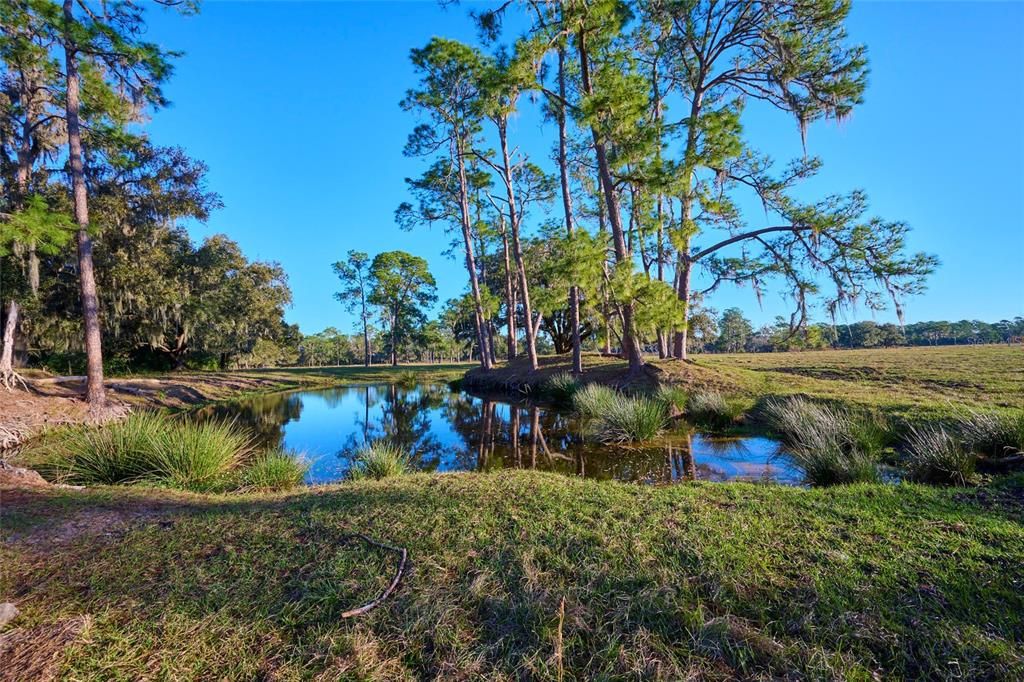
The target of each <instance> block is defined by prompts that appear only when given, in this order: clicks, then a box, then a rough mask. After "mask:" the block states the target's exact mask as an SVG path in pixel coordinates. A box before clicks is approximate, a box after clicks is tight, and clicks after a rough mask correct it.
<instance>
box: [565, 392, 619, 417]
mask: <svg viewBox="0 0 1024 682" xmlns="http://www.w3.org/2000/svg"><path fill="white" fill-rule="evenodd" d="M618 395H619V394H618V392H617V391H616V390H615V389H613V388H608V387H607V386H602V385H601V384H587V385H586V386H584V387H583V388H581V389H580V390H578V391H576V392H575V393H574V394H573V397H572V407H573V410H574V411H575V412H576V414H578V415H580V416H581V417H584V418H588V419H596V418H598V417H600V416H601V415H602V414H606V413H608V411H609V410H611V409H612V405H613V404H614V403H615V401H616V400H617V399H618Z"/></svg>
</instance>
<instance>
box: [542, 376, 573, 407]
mask: <svg viewBox="0 0 1024 682" xmlns="http://www.w3.org/2000/svg"><path fill="white" fill-rule="evenodd" d="M578 390H580V382H579V381H578V380H577V379H576V377H574V376H573V375H572V374H570V373H568V372H560V373H558V374H556V375H554V376H553V377H551V378H550V379H548V380H547V381H546V382H544V393H546V394H547V395H548V397H550V398H551V399H552V400H554V401H555V402H556V403H559V404H560V405H571V404H572V399H573V396H574V395H576V391H578Z"/></svg>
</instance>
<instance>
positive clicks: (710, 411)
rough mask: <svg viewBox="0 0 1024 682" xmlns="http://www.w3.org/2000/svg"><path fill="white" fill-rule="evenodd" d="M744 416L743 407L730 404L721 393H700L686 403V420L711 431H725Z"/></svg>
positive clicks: (733, 403)
mask: <svg viewBox="0 0 1024 682" xmlns="http://www.w3.org/2000/svg"><path fill="white" fill-rule="evenodd" d="M742 414H743V407H742V406H741V405H740V404H739V403H737V402H729V401H728V400H726V399H725V397H724V396H723V395H722V394H721V393H717V392H715V391H699V392H697V393H693V394H692V395H690V396H689V398H688V399H687V401H686V418H687V419H688V420H689V421H690V422H692V423H694V424H697V425H699V426H704V427H707V428H711V429H725V428H728V427H730V426H732V425H733V424H735V423H736V420H737V419H738V418H739V417H740V415H742Z"/></svg>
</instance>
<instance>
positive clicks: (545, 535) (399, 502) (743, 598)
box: [3, 472, 1024, 678]
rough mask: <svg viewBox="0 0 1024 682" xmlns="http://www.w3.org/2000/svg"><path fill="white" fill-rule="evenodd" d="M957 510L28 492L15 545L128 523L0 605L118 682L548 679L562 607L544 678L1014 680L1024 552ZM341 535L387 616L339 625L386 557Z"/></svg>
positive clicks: (708, 500) (562, 492) (1001, 519)
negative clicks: (559, 670) (154, 676)
mask: <svg viewBox="0 0 1024 682" xmlns="http://www.w3.org/2000/svg"><path fill="white" fill-rule="evenodd" d="M957 495H958V493H956V492H955V491H945V490H934V489H925V488H921V487H916V486H904V487H898V488H892V487H889V488H886V487H883V486H856V487H851V488H848V489H833V490H830V491H816V490H799V489H798V490H790V489H781V488H771V487H763V486H762V487H758V486H743V485H735V486H733V485H730V486H715V485H695V486H679V487H674V488H664V489H657V490H650V491H636V490H635V489H633V488H631V487H630V486H625V485H618V484H595V483H591V482H584V481H575V480H572V479H563V478H559V477H557V476H546V475H536V474H529V473H514V472H504V473H501V474H496V475H458V476H436V477H429V476H412V477H408V478H406V479H403V480H398V481H387V482H381V483H369V484H358V485H344V486H338V487H333V488H327V489H322V490H312V491H308V492H302V493H298V494H293V495H282V496H274V497H255V496H239V497H219V498H204V497H198V496H188V495H169V494H164V493H159V494H154V493H153V492H152V491H143V490H137V489H128V490H114V489H105V490H100V491H83V492H76V491H39V492H32V493H24V494H22V496H21V497H20V498H19V499H18V500H16V501H15V502H14V508H15V511H19V510H20V513H26V511H25V510H28V511H29V512H30V513H31V515H34V518H35V521H34V522H33V524H34V526H33V528H34V529H35V530H32V531H31V532H38V528H39V526H40V524H42V525H46V524H50V525H60V524H61V523H66V522H68V521H70V520H71V519H73V518H74V517H76V516H80V515H82V514H91V513H99V512H102V511H104V510H105V511H119V512H126V511H130V510H131V509H133V508H138V509H145V510H146V514H144V515H141V516H139V517H138V518H136V519H135V520H134V521H130V520H129V521H128V522H126V525H125V528H124V530H123V532H121V533H118V534H116V535H114V536H110V535H104V534H103V533H100V534H90V533H82V534H81V535H79V536H77V537H74V538H69V539H67V540H66V541H63V542H56V541H54V542H52V543H49V544H48V543H46V542H45V541H41V542H34V543H32V544H31V545H28V544H25V543H21V542H15V543H13V544H9V545H8V546H7V547H6V553H7V554H8V555H9V556H12V558H13V565H12V566H13V570H12V571H9V572H7V577H6V578H5V581H6V584H5V586H4V590H3V591H4V594H5V595H6V594H12V595H13V596H14V597H15V600H16V601H24V603H25V605H26V606H25V609H24V611H25V612H26V614H27V617H28V618H29V619H30V620H40V619H44V618H52V617H60V616H64V617H66V616H68V615H74V614H79V613H91V614H103V618H98V619H97V624H96V634H95V637H94V638H93V643H92V644H90V645H88V646H87V647H86V648H85V650H84V651H83V652H82V654H81V655H80V656H79V657H78V658H76V659H75V663H74V665H75V666H77V668H76V670H78V671H79V672H87V671H89V670H92V669H104V670H107V671H108V672H117V673H120V674H122V675H124V676H127V677H131V676H133V675H138V674H140V670H141V668H140V667H138V666H143V665H144V661H145V660H147V657H153V656H157V657H158V658H160V659H161V660H164V659H166V660H168V661H171V662H168V663H166V665H167V666H169V667H168V668H167V670H168V672H174V673H177V674H182V675H185V674H192V673H196V672H197V671H199V672H201V673H202V674H203V675H206V676H214V677H217V676H227V677H237V676H245V674H247V673H248V672H249V671H251V670H253V669H255V668H253V666H257V667H258V665H257V662H258V661H263V662H264V663H265V662H266V661H267V660H273V661H277V664H279V665H280V666H282V670H291V671H293V672H295V671H298V670H305V671H306V672H307V673H309V672H310V671H311V670H312V671H316V670H320V669H327V668H329V667H330V666H332V665H335V664H337V665H342V664H341V663H338V661H339V660H340V661H343V662H344V664H343V665H342V668H344V666H347V665H351V666H355V667H352V668H351V669H349V668H344V670H349V671H350V672H351V671H358V670H363V671H364V672H366V674H369V675H370V676H372V675H373V674H374V671H377V673H380V670H383V668H377V667H374V666H381V665H384V664H385V662H386V663H387V665H388V666H399V667H400V668H401V669H402V670H404V671H405V672H406V673H408V674H411V675H413V676H425V675H427V676H442V677H444V676H457V675H463V676H470V677H472V676H487V675H492V676H493V675H503V676H512V677H518V676H526V677H535V678H554V677H555V668H554V667H553V666H554V663H553V661H554V660H555V659H554V655H555V641H556V633H557V628H558V626H557V613H558V609H559V604H560V601H561V599H562V598H565V600H566V618H565V621H564V625H563V631H562V636H563V641H564V661H565V665H566V666H567V669H568V670H570V671H572V673H573V674H574V675H575V676H577V677H581V678H590V677H601V676H608V677H616V676H622V675H628V674H630V671H631V670H632V671H634V672H635V671H636V670H646V671H660V673H658V674H661V675H663V676H667V677H669V678H671V677H674V676H676V675H685V674H692V673H699V674H701V675H705V676H709V677H711V678H714V677H728V676H730V675H751V674H759V673H769V674H784V673H786V672H788V671H802V673H803V674H806V675H809V676H814V675H821V674H825V673H827V670H825V668H828V667H829V666H831V667H832V668H835V669H839V670H844V671H847V672H849V671H853V670H866V671H874V672H878V673H880V674H882V675H883V676H884V675H894V676H897V677H906V676H910V677H929V676H934V675H939V676H941V675H942V674H946V673H948V669H947V668H946V667H945V666H948V661H949V660H952V659H954V658H955V660H957V661H958V665H960V666H961V668H962V670H963V671H966V672H970V673H971V675H970V676H973V677H976V678H983V677H988V678H1001V677H1002V678H1013V677H1014V675H1015V673H1016V672H1017V671H1019V670H1020V669H1021V665H1022V663H1021V661H1022V649H1021V645H1020V641H1021V637H1022V635H1024V629H1022V628H1024V626H1022V615H1021V614H1022V613H1024V599H1022V597H1021V594H1020V592H1019V590H1018V589H1017V587H1018V586H1019V584H1021V582H1022V580H1024V567H1022V566H1021V563H1020V562H1019V558H1020V556H1022V552H1024V530H1022V529H1021V528H1020V525H1019V523H1018V522H1016V521H1014V518H1015V517H1014V516H1013V514H1011V513H1010V511H1009V510H1007V509H1004V507H1003V506H1001V505H1000V504H995V505H990V506H988V507H986V506H983V505H981V504H979V503H976V502H974V501H971V500H968V499H961V498H958V497H957ZM1015 513H1016V512H1014V514H1015ZM353 532H361V533H366V534H367V535H369V536H371V537H375V538H379V539H381V540H383V541H386V542H388V543H390V544H396V545H400V546H404V547H407V548H408V549H409V552H410V559H411V570H410V571H409V573H408V574H407V576H406V577H405V578H404V579H403V582H402V584H401V586H400V588H399V590H398V592H397V593H396V594H395V595H394V597H393V598H392V599H391V600H389V601H388V602H386V603H385V604H384V605H383V606H382V607H381V608H379V609H378V610H376V611H373V612H371V613H370V614H367V615H366V616H365V617H362V618H359V619H355V620H352V621H347V620H346V621H342V620H341V619H340V618H339V616H340V613H341V612H342V611H344V610H346V609H348V608H351V607H353V606H356V605H358V604H362V603H364V602H366V601H368V600H369V599H370V598H372V597H373V596H375V595H376V594H378V593H379V592H380V591H381V590H382V589H383V587H384V585H385V584H386V583H387V581H388V580H389V579H390V578H391V576H392V575H393V574H394V570H395V558H394V555H393V554H391V553H389V552H386V551H381V550H378V549H375V548H373V547H372V546H368V545H365V544H363V543H347V542H345V541H344V538H345V537H347V536H348V535H349V534H351V533H353ZM44 537H45V535H44ZM104 647H106V648H104ZM132 652H134V653H133V654H132V655H129V654H130V653H132ZM143 652H148V653H145V654H144V653H143ZM154 652H155V653H154ZM133 656H134V657H133ZM339 657H340V658H339ZM172 659H173V660H172ZM335 659H337V660H335ZM331 661H334V663H332V662H331ZM360 661H362V662H361V663H360ZM367 661H370V663H367ZM371 664H372V665H371ZM261 665H262V664H261ZM360 665H369V666H370V667H369V668H360V667H359V666H360ZM103 666H107V667H103ZM723 666H724V667H723ZM389 669H390V668H389ZM339 670H341V669H340V668H339ZM367 671H369V672H367ZM278 672H281V671H278ZM380 674H383V673H380ZM652 674H653V673H652ZM340 676H345V675H340Z"/></svg>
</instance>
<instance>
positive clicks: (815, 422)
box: [758, 396, 884, 485]
mask: <svg viewBox="0 0 1024 682" xmlns="http://www.w3.org/2000/svg"><path fill="white" fill-rule="evenodd" d="M758 416H759V418H760V419H761V420H762V421H763V422H764V423H765V424H766V425H767V426H768V427H769V428H770V429H771V430H772V431H774V432H776V433H777V434H779V435H780V436H781V437H782V439H783V441H784V442H785V443H786V445H787V449H786V453H785V455H786V456H787V457H788V458H789V460H790V461H791V462H793V464H794V465H795V466H796V467H798V468H799V469H800V470H801V471H802V472H803V474H804V478H805V479H806V480H807V482H808V483H811V484H812V485H838V484H844V483H856V482H867V481H877V480H878V479H879V473H878V467H877V462H878V459H879V456H880V454H881V449H882V447H884V446H883V445H880V444H881V443H882V440H881V435H880V434H881V430H880V429H881V427H880V426H878V427H877V428H876V426H877V425H873V424H870V423H867V422H863V423H862V421H861V420H860V419H858V417H857V416H855V415H852V414H851V413H850V412H848V411H846V410H841V409H838V408H835V407H831V406H829V405H823V404H820V403H816V402H813V401H810V400H807V399H806V398H801V397H799V396H795V397H790V398H776V397H770V398H768V399H767V400H765V401H764V403H763V404H762V405H761V407H760V409H759V410H758Z"/></svg>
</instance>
